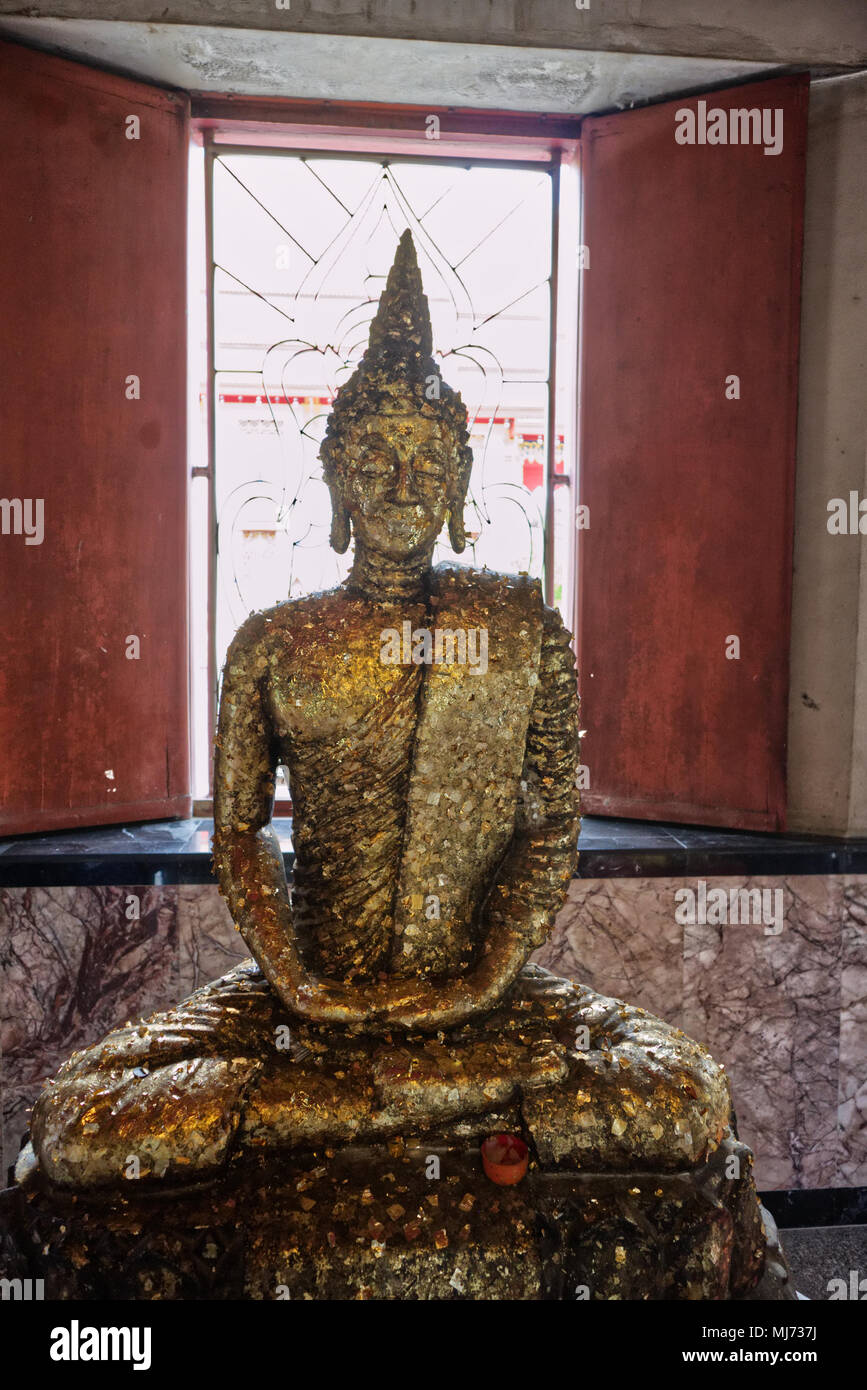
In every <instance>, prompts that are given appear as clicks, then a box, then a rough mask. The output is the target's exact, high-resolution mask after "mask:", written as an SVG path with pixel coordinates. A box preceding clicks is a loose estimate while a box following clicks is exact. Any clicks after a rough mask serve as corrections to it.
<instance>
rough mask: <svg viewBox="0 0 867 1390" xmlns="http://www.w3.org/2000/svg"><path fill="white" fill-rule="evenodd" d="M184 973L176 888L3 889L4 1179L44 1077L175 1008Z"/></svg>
mask: <svg viewBox="0 0 867 1390" xmlns="http://www.w3.org/2000/svg"><path fill="white" fill-rule="evenodd" d="M177 975H178V902H177V889H176V888H169V887H142V888H137V887H134V886H133V887H128V888H126V887H124V888H115V887H111V888H108V887H78V888H4V889H2V890H0V1086H2V1090H3V1107H2V1113H3V1117H4V1121H3V1131H2V1142H3V1170H2V1171H3V1172H4V1173H5V1170H6V1167H7V1166H8V1164H9V1162H10V1161H12V1160H13V1159H14V1156H15V1153H16V1152H17V1148H18V1143H19V1140H20V1137H21V1133H22V1131H23V1130H24V1129H25V1128H26V1112H27V1110H28V1109H29V1106H30V1105H32V1104H33V1101H34V1100H35V1099H36V1097H37V1095H38V1094H39V1091H40V1089H41V1085H42V1081H43V1079H44V1078H45V1077H47V1076H51V1075H52V1074H53V1072H54V1071H56V1070H57V1067H58V1066H59V1065H60V1063H61V1062H62V1061H63V1059H64V1058H65V1057H66V1056H67V1055H68V1054H69V1053H70V1052H72V1051H73V1050H74V1049H76V1048H80V1047H84V1046H85V1045H86V1044H88V1043H90V1042H94V1041H95V1040H96V1039H97V1038H99V1037H101V1036H102V1035H103V1034H104V1033H107V1032H108V1031H109V1030H110V1029H111V1028H113V1027H115V1026H116V1025H118V1024H122V1023H126V1022H127V1021H128V1020H132V1019H136V1018H141V1017H143V1016H146V1015H147V1014H149V1013H152V1012H153V1010H154V1009H157V1008H160V1007H162V1006H163V1005H164V1004H166V1003H169V1002H171V1000H172V999H173V998H175V997H177V996H176V981H177ZM22 1119H23V1120H24V1121H25V1122H24V1123H23V1124H22Z"/></svg>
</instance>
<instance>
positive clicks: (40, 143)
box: [0, 43, 190, 835]
mask: <svg viewBox="0 0 867 1390" xmlns="http://www.w3.org/2000/svg"><path fill="white" fill-rule="evenodd" d="M0 124H2V129H3V131H4V140H3V145H2V150H0V187H2V199H0V256H2V257H3V260H4V271H3V276H2V288H0V321H2V360H0V423H2V472H0V493H2V496H3V498H4V499H6V504H5V506H4V508H3V515H2V518H0V520H2V524H3V530H4V532H5V534H0V572H2V585H0V611H2V620H0V632H2V638H0V643H2V647H3V658H2V662H0V748H2V753H0V808H2V809H0V830H2V833H3V834H7V835H8V834H10V833H12V832H18V831H28V830H39V829H43V828H44V829H50V828H56V827H62V826H71V825H76V824H80V823H93V824H97V823H100V822H106V821H120V820H127V819H129V820H134V819H139V820H141V819H148V818H153V817H157V816H170V815H183V814H188V813H189V810H190V800H189V757H188V735H187V720H188V697H187V617H186V608H187V599H186V491H187V483H186V471H187V470H186V461H185V445H186V441H185V369H186V347H185V315H186V306H185V239H186V168H187V130H188V104H187V101H186V98H184V97H181V96H177V95H175V94H173V93H169V92H165V91H162V90H160V89H158V88H154V87H149V86H146V85H143V84H141V83H137V82H130V81H127V80H125V79H123V78H119V77H114V76H110V75H108V74H106V73H103V72H99V71H95V70H93V69H91V68H88V67H85V66H82V65H80V64H77V63H72V62H67V61H64V60H61V59H59V58H53V57H48V56H46V55H44V54H40V53H35V52H31V51H30V50H28V49H26V48H22V47H19V46H17V45H14V44H8V43H3V44H0ZM136 136H137V138H135V137H136ZM132 378H137V379H138V382H139V383H140V398H139V399H134V396H135V392H136V385H135V382H134V381H133V380H132ZM40 500H41V502H42V503H43V507H44V536H43V538H42V540H41V543H38V538H39V531H38V514H39V507H38V503H39V501H40ZM28 503H30V504H31V505H30V508H29V513H28ZM28 520H29V522H30V523H31V524H30V527H29V530H30V536H29V539H30V542H31V543H29V544H28V535H27V534H26V529H27V523H28ZM133 638H137V639H138V642H139V648H140V654H139V656H138V659H134V656H135V650H136V648H135V644H134V643H133V642H132V641H131V640H130V639H133ZM127 653H129V656H128V655H127ZM131 658H132V659H131Z"/></svg>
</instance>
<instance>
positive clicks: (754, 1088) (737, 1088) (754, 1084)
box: [683, 876, 843, 1188]
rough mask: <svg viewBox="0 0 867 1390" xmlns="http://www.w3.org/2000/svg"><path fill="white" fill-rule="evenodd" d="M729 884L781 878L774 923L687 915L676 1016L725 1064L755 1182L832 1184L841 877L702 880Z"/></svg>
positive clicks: (763, 883) (772, 884)
mask: <svg viewBox="0 0 867 1390" xmlns="http://www.w3.org/2000/svg"><path fill="white" fill-rule="evenodd" d="M735 884H737V886H738V887H741V886H743V887H745V888H748V889H750V888H759V889H762V888H768V889H771V890H772V891H774V890H780V891H781V892H782V908H783V914H784V916H783V924H782V930H781V931H780V932H779V934H776V933H775V931H774V930H773V929H772V930H768V929H767V927H766V926H765V925H764V924H763V923H761V922H759V923H756V924H751V925H739V924H728V925H722V926H720V925H713V924H701V923H691V924H686V925H685V926H684V954H683V960H684V999H685V1009H684V1021H683V1026H684V1029H685V1030H686V1032H688V1033H690V1034H691V1035H692V1036H693V1037H695V1038H697V1039H698V1040H699V1041H700V1042H702V1043H704V1044H705V1045H706V1046H707V1047H708V1048H709V1049H710V1051H711V1052H712V1053H713V1055H714V1056H715V1057H716V1058H717V1059H718V1060H719V1061H721V1062H723V1063H724V1064H725V1066H726V1068H727V1069H728V1072H729V1075H730V1077H731V1081H732V1091H733V1095H734V1102H735V1110H736V1113H737V1117H738V1127H739V1131H740V1134H741V1137H742V1138H743V1139H744V1141H745V1142H746V1143H747V1144H749V1145H750V1147H751V1148H752V1149H753V1151H754V1152H755V1154H756V1178H757V1182H758V1184H759V1186H760V1187H769V1188H776V1187H832V1186H834V1185H835V1184H836V1178H837V1167H838V1162H839V1157H840V1149H839V1143H838V1124H839V1116H838V1096H837V1088H838V1071H839V1033H840V960H841V943H842V915H843V880H842V879H834V878H824V877H818V876H817V877H812V876H810V877H807V876H803V877H796V878H789V879H785V880H780V879H763V878H752V879H745V880H742V881H740V880H738V881H735V880H732V879H725V878H721V879H709V880H707V885H708V890H709V891H710V890H711V889H712V888H724V889H726V890H730V888H731V887H732V886H734V885H735Z"/></svg>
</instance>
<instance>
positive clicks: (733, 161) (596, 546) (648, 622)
mask: <svg viewBox="0 0 867 1390" xmlns="http://www.w3.org/2000/svg"><path fill="white" fill-rule="evenodd" d="M808 90H809V89H808V83H807V79H806V78H805V77H801V76H795V77H784V78H779V79H775V80H771V81H768V82H761V83H755V84H750V85H747V86H743V87H738V88H729V89H728V90H726V91H720V92H715V93H711V94H709V95H707V96H705V97H703V98H701V99H698V98H690V99H689V100H688V101H675V102H667V103H665V104H664V105H659V106H652V107H648V108H645V109H643V110H639V111H630V112H624V113H621V114H618V115H614V116H603V117H597V118H591V119H588V120H587V121H585V123H584V126H583V128H582V136H581V143H582V149H583V166H582V167H583V174H582V178H583V196H584V212H583V218H584V221H583V232H582V241H583V243H584V245H585V246H586V248H587V252H588V254H589V262H590V264H589V268H588V269H585V270H584V271H583V273H582V298H583V303H582V357H583V366H582V381H581V422H580V433H581V479H580V499H581V502H582V503H584V504H585V505H587V506H588V507H589V529H587V530H581V531H580V532H579V593H578V615H579V617H578V646H579V662H580V670H581V684H582V695H583V701H584V703H583V723H584V725H585V727H586V729H587V731H588V732H587V737H586V741H585V743H584V761H585V763H586V764H587V767H588V769H589V780H590V786H591V789H590V790H589V791H588V792H586V793H585V794H584V796H583V804H584V807H585V809H586V810H587V811H589V812H592V813H596V814H601V815H618V816H640V817H649V818H651V819H666V820H672V821H687V822H690V821H691V822H699V823H704V824H708V825H730V826H738V827H744V828H752V829H762V830H773V829H780V828H782V827H783V826H784V823H785V746H786V725H787V701H788V653H789V610H790V592H791V568H792V559H791V557H792V512H793V508H792V502H793V488H794V463H795V425H796V405H797V401H796V397H797V360H798V315H799V290H800V268H801V241H802V224H803V190H804V156H805V145H806V108H807V97H808ZM702 102H703V103H704V106H703V107H702V105H701V103H702ZM684 109H688V110H689V111H691V112H693V113H694V115H695V120H696V123H697V124H696V129H695V130H694V132H693V133H694V134H695V136H696V138H697V139H698V138H699V137H700V135H701V134H702V133H704V132H705V131H706V130H707V128H708V127H707V125H706V124H705V119H704V118H705V117H707V119H708V121H710V122H712V124H713V129H714V133H715V134H717V133H719V132H720V131H721V129H722V123H723V120H724V121H725V124H726V130H727V134H732V133H734V134H735V135H737V134H738V133H739V132H740V133H747V132H749V133H753V131H754V125H753V123H752V121H750V120H748V121H746V122H745V123H744V125H743V126H741V124H740V118H739V117H736V118H734V120H735V121H736V122H737V124H736V125H735V126H734V130H733V129H732V126H733V118H732V117H731V115H730V113H731V112H732V111H733V110H734V111H750V110H758V111H759V112H761V111H762V110H765V109H767V110H768V111H770V112H773V111H774V110H777V111H779V112H781V117H780V118H777V119H781V120H782V131H783V141H782V149H781V150H780V152H778V153H768V154H766V153H765V152H764V141H763V143H760V144H743V143H728V144H718V143H715V144H710V143H695V144H688V143H683V144H681V143H678V142H677V140H676V138H675V132H676V130H681V131H682V132H683V133H684V134H688V133H689V131H688V127H687V119H686V118H683V117H681V118H678V116H677V112H678V111H682V110H684ZM715 109H719V110H720V111H721V112H722V113H724V117H720V118H716V117H713V116H712V115H711V113H712V112H713V111H714V110H715ZM765 119H766V120H767V121H768V127H767V133H768V135H769V136H770V139H769V140H768V142H767V143H768V144H769V145H770V146H771V147H773V145H774V127H773V126H772V124H771V121H772V119H775V118H773V117H772V116H771V117H766V118H765ZM733 376H736V377H738V378H739V391H740V398H739V399H727V398H726V389H727V378H730V377H733ZM735 389H736V387H735V383H733V382H730V383H729V384H728V390H729V392H730V394H733V393H734V391H735ZM733 638H736V639H738V642H739V646H740V657H739V659H730V658H729V657H727V649H728V651H729V652H730V653H734V651H735V650H736V648H735V645H734V643H733V642H732V641H731V639H733Z"/></svg>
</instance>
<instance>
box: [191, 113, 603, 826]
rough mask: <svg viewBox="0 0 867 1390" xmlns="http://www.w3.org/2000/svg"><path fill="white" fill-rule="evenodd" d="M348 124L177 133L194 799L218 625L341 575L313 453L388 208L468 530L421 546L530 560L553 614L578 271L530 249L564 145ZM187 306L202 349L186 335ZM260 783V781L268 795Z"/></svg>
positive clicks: (566, 203)
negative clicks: (439, 381)
mask: <svg viewBox="0 0 867 1390" xmlns="http://www.w3.org/2000/svg"><path fill="white" fill-rule="evenodd" d="M354 143H355V146H356V147H355V148H353V149H351V150H343V149H341V148H340V147H339V139H335V140H334V141H333V142H332V144H331V145H330V146H329V147H327V148H325V149H311V150H297V149H292V148H287V149H275V148H274V147H273V146H269V145H260V146H255V145H252V146H251V145H243V146H239V145H237V144H233V143H219V142H214V141H210V140H208V141H206V142H205V147H204V149H201V148H195V147H194V152H193V156H192V165H193V167H192V169H191V180H190V183H191V188H192V189H193V190H196V189H199V190H201V191H200V196H199V198H198V200H194V201H196V204H197V205H196V206H195V207H194V208H193V209H192V213H191V237H190V247H191V270H192V273H191V276H190V283H191V285H192V286H193V292H194V311H193V312H192V313H191V325H192V338H193V341H194V343H195V345H196V347H197V348H198V356H197V358H196V359H194V361H193V367H194V371H193V372H192V373H191V381H192V382H193V383H195V399H194V402H193V404H194V407H195V415H194V418H195V428H194V430H193V431H192V432H191V447H192V450H193V455H194V457H193V471H194V475H195V476H194V482H193V504H192V508H191V516H192V545H191V553H192V556H193V573H192V614H191V619H192V633H193V652H194V670H193V728H194V749H195V756H194V778H195V781H194V790H195V794H196V795H197V796H199V797H206V796H207V795H208V792H209V776H210V731H211V729H212V727H213V717H214V702H215V698H216V679H215V677H216V676H218V674H219V671H220V669H221V667H222V663H223V660H224V657H225V652H226V649H227V647H228V644H229V642H230V641H231V638H232V636H233V635H234V633H235V631H236V630H237V628H238V626H239V625H240V623H241V622H243V620H244V619H245V618H246V616H247V614H248V613H249V612H250V611H252V610H253V609H255V608H261V607H266V606H268V605H270V604H273V603H276V602H278V601H280V600H283V599H286V598H287V597H298V596H300V595H302V594H307V593H312V592H315V591H316V590H318V589H325V588H329V587H332V586H333V585H335V584H338V583H340V582H341V580H342V579H343V578H344V577H345V575H346V573H347V572H348V569H349V565H350V563H351V553H348V554H347V555H345V556H337V555H336V554H335V553H334V552H333V551H332V550H331V548H330V546H329V543H328V534H329V527H330V517H331V508H330V501H329V498H328V493H327V489H326V488H325V486H324V484H323V483H322V480H321V468H320V465H319V463H318V459H317V454H318V450H319V445H320V442H321V438H322V433H323V431H324V427H325V422H326V417H327V414H328V411H329V409H330V405H331V401H332V399H333V396H334V393H335V391H336V389H337V388H338V387H339V385H340V383H341V382H342V381H343V380H345V379H346V378H347V376H348V375H349V374H350V373H351V371H352V370H353V369H354V367H355V365H356V363H357V361H358V359H359V357H360V355H361V353H362V352H363V350H364V348H365V346H366V342H367V334H368V327H369V322H370V319H371V317H372V315H373V313H374V311H375V308H376V304H377V301H378V299H379V295H380V293H381V291H382V288H383V286H384V284H385V277H386V275H387V272H388V269H389V267H390V265H391V262H392V260H393V257H394V252H395V249H396V246H397V241H398V238H399V236H400V234H401V232H402V231H403V229H404V228H405V227H407V226H409V227H410V229H411V230H412V232H413V237H414V240H415V243H416V249H417V253H418V256H419V262H420V265H421V270H422V277H423V280H424V285H425V291H426V294H427V296H428V302H429V305H430V310H431V320H432V324H433V330H434V351H435V355H436V356H437V358H438V360H439V361H440V362H441V364H442V370H443V375H444V377H445V379H446V380H447V381H448V382H449V384H450V385H451V386H453V387H455V388H456V389H458V390H460V391H461V394H462V396H463V399H464V401H465V403H466V405H467V408H468V414H469V420H470V428H471V445H472V448H473V454H474V467H473V474H472V477H471V480H470V489H469V495H468V503H467V508H466V524H467V533H468V538H469V544H468V546H467V549H466V550H465V551H464V552H463V554H462V555H461V556H460V557H458V556H455V555H454V553H453V552H452V551H451V549H450V547H449V545H448V541H447V538H446V537H445V535H443V537H442V538H441V541H440V543H439V544H438V546H437V551H436V553H435V556H434V561H435V563H437V562H439V561H441V560H444V559H450V560H452V561H457V562H458V563H466V564H475V565H479V566H483V565H486V566H488V567H489V568H491V569H500V570H507V571H508V570H526V571H528V572H529V573H531V574H533V575H534V576H537V577H539V578H542V577H543V576H544V575H545V572H546V566H547V567H550V577H548V578H546V587H547V592H548V597H549V600H550V601H553V602H555V603H556V604H558V605H559V606H560V608H561V610H562V611H563V613H564V617H565V618H566V621H567V622H569V621H571V618H572V577H573V573H574V554H573V551H574V545H573V536H574V527H573V523H572V516H573V514H574V499H573V496H572V488H573V487H574V481H575V467H574V457H575V439H574V426H575V403H574V384H575V382H576V365H577V364H576V360H575V352H576V340H577V333H576V328H577V305H576V294H577V278H578V276H577V263H576V262H575V259H574V257H573V258H571V259H572V263H571V264H570V265H569V266H568V267H567V266H566V265H564V264H563V262H562V260H561V261H559V262H558V264H557V273H556V274H555V275H553V276H552V265H554V263H555V257H556V255H557V247H558V245H559V244H563V245H569V246H574V245H575V243H576V241H577V223H578V176H577V165H576V163H575V161H574V158H571V159H570V158H567V159H566V160H564V159H563V157H562V155H561V152H560V150H559V149H557V151H556V154H553V155H552V151H551V149H550V147H548V146H546V145H545V144H539V145H537V147H536V148H534V149H533V150H532V151H531V153H532V155H533V158H526V157H525V158H524V159H522V160H518V159H515V158H503V159H497V158H491V157H488V158H481V157H478V156H476V157H467V156H465V155H460V156H458V155H455V154H454V153H453V152H449V151H448V148H446V149H445V150H444V151H439V150H438V153H437V154H436V155H429V154H422V153H416V152H414V151H413V152H412V153H406V152H405V151H398V152H391V153H388V154H384V153H381V152H373V151H371V150H369V149H363V148H358V147H357V146H358V142H357V141H356V142H354ZM206 209H207V215H206ZM194 219H195V220H196V221H195V222H194ZM555 223H556V225H557V233H558V235H556V236H555V235H554V227H555ZM205 224H207V227H208V228H209V235H208V236H206V237H203V235H202V228H203V226H205ZM561 229H562V234H561ZM209 274H212V277H213V278H212V285H213V290H212V294H211V296H210V297H208V295H207V293H206V288H207V277H208V276H209ZM203 280H204V282H205V283H204V284H203ZM552 305H553V306H554V311H553V312H554V327H553V332H552ZM209 316H211V323H210V332H211V335H212V336H211V342H212V348H211V352H212V358H211V360H210V361H208V360H206V358H205V354H204V353H203V352H202V348H203V346H204V345H205V344H206V343H207V342H208V329H209V324H208V317H209ZM558 384H559V389H558ZM552 391H553V396H552ZM552 399H553V402H554V412H555V415H556V425H555V429H554V436H555V438H554V447H553V449H552V450H551V451H549V448H548V434H549V430H550V427H551V419H550V415H551V406H550V402H551V401H552ZM209 439H210V441H211V456H212V460H213V468H212V469H211V468H210V467H209V466H208V461H207V460H208V449H207V445H208V441H209ZM200 460H201V462H200ZM549 473H550V475H551V481H550V483H549V481H548V479H549ZM546 537H547V541H546ZM208 571H210V585H209V584H208V580H207V574H208ZM282 791H284V788H283V787H282V785H281V783H280V782H278V799H279V797H280V795H281V792H282Z"/></svg>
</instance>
